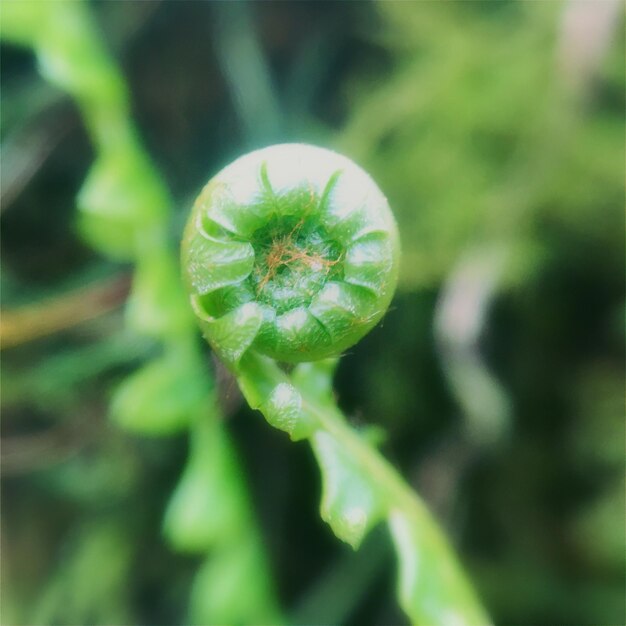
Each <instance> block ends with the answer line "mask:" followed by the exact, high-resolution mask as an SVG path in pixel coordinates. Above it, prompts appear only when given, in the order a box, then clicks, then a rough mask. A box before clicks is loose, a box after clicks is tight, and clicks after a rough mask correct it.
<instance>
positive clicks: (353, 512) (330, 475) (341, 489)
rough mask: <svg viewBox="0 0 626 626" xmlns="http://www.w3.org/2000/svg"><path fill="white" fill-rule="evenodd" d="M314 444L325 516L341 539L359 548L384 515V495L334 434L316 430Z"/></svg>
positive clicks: (312, 441) (321, 509)
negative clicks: (378, 491)
mask: <svg viewBox="0 0 626 626" xmlns="http://www.w3.org/2000/svg"><path fill="white" fill-rule="evenodd" d="M311 443H312V446H313V451H314V452H315V456H316V457H317V461H318V463H319V466H320V469H321V471H322V481H323V484H322V502H321V506H320V514H321V516H322V519H323V520H324V521H325V522H328V523H329V524H330V526H331V528H332V529H333V532H334V533H335V535H337V537H339V539H341V540H343V541H345V542H347V543H349V544H350V545H351V546H352V547H353V548H355V549H356V548H358V547H359V544H360V543H361V541H362V540H363V537H364V536H365V534H366V533H367V531H368V530H369V529H370V528H372V527H373V526H374V525H375V524H376V523H377V522H378V521H380V519H381V518H382V515H383V510H384V508H383V507H384V502H383V499H382V497H381V494H379V493H377V490H376V489H375V487H374V486H373V485H372V481H371V479H370V478H369V476H368V475H367V473H366V472H364V471H363V470H362V469H361V468H360V467H359V466H358V465H357V463H356V462H355V460H354V459H353V458H351V456H350V453H349V451H346V449H345V448H344V447H342V445H341V443H340V442H339V441H337V440H335V439H334V438H333V437H332V436H331V435H329V434H328V433H326V432H323V431H319V432H316V433H315V434H314V435H313V437H312V440H311Z"/></svg>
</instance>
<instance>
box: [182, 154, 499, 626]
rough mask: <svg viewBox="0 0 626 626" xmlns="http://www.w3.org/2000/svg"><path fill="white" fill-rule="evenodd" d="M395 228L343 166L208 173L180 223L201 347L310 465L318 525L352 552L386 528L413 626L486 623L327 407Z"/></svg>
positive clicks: (456, 572)
mask: <svg viewBox="0 0 626 626" xmlns="http://www.w3.org/2000/svg"><path fill="white" fill-rule="evenodd" d="M399 258H400V247H399V237H398V230H397V226H396V223H395V220H394V217H393V215H392V213H391V211H390V209H389V206H388V204H387V201H386V199H385V197H384V195H383V194H382V193H381V191H380V190H379V189H378V187H377V186H376V184H375V183H374V181H373V180H372V179H371V178H370V177H369V176H368V175H367V174H366V173H365V172H364V171H363V170H362V169H361V168H359V167H358V166H357V165H355V164H354V163H353V162H351V161H350V160H349V159H347V158H345V157H343V156H341V155H339V154H336V153H334V152H331V151H329V150H325V149H322V148H318V147H314V146H309V145H302V144H284V145H277V146H272V147H269V148H265V149H262V150H257V151H255V152H252V153H250V154H247V155H245V156H243V157H241V158H239V159H237V160H236V161H235V162H233V163H232V164H230V165H228V166H227V167H226V168H224V169H223V170H222V171H221V172H219V173H218V174H217V175H216V176H215V177H214V178H213V179H212V180H211V181H210V182H209V183H208V184H207V186H206V187H205V188H204V190H203V191H202V192H201V194H200V196H199V197H198V199H197V201H196V203H195V205H194V207H193V211H192V213H191V217H190V219H189V222H188V224H187V228H186V231H185V235H184V239H183V244H182V263H183V268H184V273H185V280H186V285H187V288H188V291H189V295H190V302H191V306H192V308H193V310H194V312H195V314H196V317H197V318H198V322H199V324H200V327H201V328H202V330H203V333H204V336H205V338H206V339H207V340H208V342H209V343H210V344H211V346H212V348H213V350H214V351H215V353H216V354H217V355H218V356H219V357H220V359H222V361H223V362H224V363H225V364H226V365H227V366H228V367H229V368H230V370H231V371H232V372H233V374H234V376H235V377H236V379H237V382H238V384H239V387H240V388H241V391H242V393H243V395H244V396H245V398H246V400H247V401H248V403H249V404H250V406H251V407H252V408H254V409H259V410H260V411H261V412H262V413H263V415H264V416H265V418H266V420H267V421H268V422H269V424H270V425H272V426H274V427H276V428H279V429H281V430H283V431H286V432H287V433H288V434H289V436H290V437H291V439H293V440H294V441H297V440H302V439H307V440H309V441H310V443H311V446H312V448H313V451H314V453H315V456H316V458H317V461H318V463H319V465H320V469H321V473H322V480H323V489H322V502H321V516H322V518H323V519H324V520H325V521H326V522H328V523H329V524H330V526H331V528H332V530H333V532H334V533H335V535H336V536H337V537H338V538H340V539H342V540H343V541H346V542H348V543H349V544H350V545H352V546H353V547H354V548H357V547H358V546H359V544H360V543H361V541H362V539H363V537H364V536H365V534H366V533H367V531H368V530H369V529H371V528H372V527H373V526H374V525H375V524H377V523H378V522H380V521H383V520H384V521H386V522H387V523H388V525H389V529H390V531H391V536H392V538H393V542H394V545H395V548H396V552H397V555H398V559H399V579H398V596H399V601H400V604H401V606H402V607H403V609H404V610H405V612H406V613H407V615H408V616H409V618H410V620H411V622H412V623H414V624H424V625H427V626H433V625H439V624H454V625H459V624H468V625H475V626H485V625H486V624H488V623H489V619H488V617H487V615H486V614H485V612H484V611H483V609H482V608H481V606H480V604H479V602H478V600H477V599H476V597H475V595H474V592H473V590H472V588H471V586H470V585H469V583H468V581H467V580H466V578H465V576H464V574H463V573H462V571H461V568H460V566H459V565H458V562H457V560H456V558H455V556H454V554H453V552H452V551H451V549H450V548H449V546H448V544H447V542H446V540H445V538H444V536H443V535H442V533H441V532H440V530H439V529H438V527H437V525H436V523H435V522H434V520H433V519H432V517H431V516H430V514H429V513H428V511H427V510H426V508H425V506H424V504H423V503H422V502H421V501H420V499H419V498H418V497H417V495H416V494H415V493H414V492H413V491H412V490H411V488H410V487H409V486H408V485H407V484H406V483H405V482H404V481H403V479H402V478H401V476H400V475H399V474H398V473H397V472H396V471H395V470H394V469H393V467H392V466H391V465H390V464H389V463H388V462H387V461H386V460H385V459H384V458H383V457H382V456H381V455H380V454H379V452H378V451H377V450H376V449H375V448H374V447H372V446H371V445H370V444H369V443H368V441H367V438H366V437H364V436H363V435H361V434H360V433H359V432H357V431H356V430H354V429H353V428H352V427H351V426H350V425H349V423H348V422H347V420H346V418H345V416H344V415H343V414H342V412H341V411H340V409H339V408H338V407H337V404H336V402H335V398H334V396H333V392H332V375H333V371H334V369H335V366H336V364H337V361H338V357H339V356H340V355H341V353H342V352H344V351H345V350H346V349H348V348H350V347H351V346H352V345H354V344H355V343H356V342H357V341H358V340H359V339H361V338H362V337H363V336H364V335H365V334H366V333H367V332H368V331H369V330H371V329H372V327H373V326H374V325H375V324H376V323H377V322H378V321H379V320H380V319H381V317H382V316H383V315H384V313H385V311H386V310H387V307H388V306H389V303H390V301H391V299H392V297H393V293H394V290H395V287H396V282H397V276H398V264H399Z"/></svg>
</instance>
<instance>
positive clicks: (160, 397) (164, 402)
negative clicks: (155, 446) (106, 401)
mask: <svg viewBox="0 0 626 626" xmlns="http://www.w3.org/2000/svg"><path fill="white" fill-rule="evenodd" d="M207 396H208V394H207V380H206V378H205V377H204V376H203V375H202V370H200V369H198V368H197V367H194V364H193V362H191V361H190V360H189V359H186V358H185V357H184V356H183V355H181V354H179V352H174V351H171V352H170V353H169V354H166V355H165V356H163V357H161V358H159V359H158V360H156V361H153V362H152V363H150V364H148V365H146V366H144V367H143V368H142V369H140V370H139V371H138V372H136V373H135V374H133V375H131V376H130V377H129V378H127V379H126V380H124V382H123V383H122V384H121V385H120V386H119V387H118V389H117V391H116V392H115V395H114V396H113V399H112V402H111V417H112V419H113V420H114V421H115V422H116V423H117V424H119V425H120V426H122V427H123V428H126V429H128V430H131V431H133V432H135V433H138V434H141V435H153V436H161V435H170V434H173V433H176V432H179V431H181V430H184V429H185V428H186V427H187V426H188V425H189V419H190V417H191V416H192V415H193V414H194V413H195V412H197V409H198V406H201V405H202V403H204V402H206V400H207Z"/></svg>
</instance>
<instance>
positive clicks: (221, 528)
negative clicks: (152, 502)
mask: <svg viewBox="0 0 626 626" xmlns="http://www.w3.org/2000/svg"><path fill="white" fill-rule="evenodd" d="M208 413H209V412H208V411H203V412H202V413H201V414H200V416H199V417H198V420H197V423H196V424H194V427H193V430H192V431H191V453H190V456H189V460H188V461H187V466H186V467H185V470H184V472H183V476H182V478H181V480H180V483H179V484H178V486H177V487H176V490H175V491H174V494H173V496H172V498H171V500H170V503H169V505H168V508H167V512H166V514H165V519H164V522H163V533H164V534H165V536H166V538H167V539H168V541H169V542H170V544H171V545H172V546H174V547H175V548H176V549H177V550H180V551H183V552H192V553H202V552H206V551H207V550H209V549H210V548H212V547H213V546H215V545H218V544H219V543H221V542H223V541H224V540H225V539H229V538H233V537H238V535H239V532H240V530H241V525H242V520H245V519H246V517H247V514H248V513H247V511H246V509H245V501H244V494H243V493H242V491H241V488H240V483H239V480H238V469H237V464H236V460H235V458H234V456H233V452H232V448H231V447H230V445H229V442H228V438H227V435H226V432H225V431H224V429H223V427H222V425H221V423H220V422H219V421H218V420H217V419H216V416H214V415H209V414H208Z"/></svg>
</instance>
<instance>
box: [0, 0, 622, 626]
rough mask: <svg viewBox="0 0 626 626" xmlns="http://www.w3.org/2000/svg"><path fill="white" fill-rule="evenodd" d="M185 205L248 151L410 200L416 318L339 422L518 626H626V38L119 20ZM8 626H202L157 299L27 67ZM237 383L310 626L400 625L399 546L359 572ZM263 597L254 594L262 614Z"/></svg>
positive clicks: (375, 347)
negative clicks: (167, 514)
mask: <svg viewBox="0 0 626 626" xmlns="http://www.w3.org/2000/svg"><path fill="white" fill-rule="evenodd" d="M92 8H93V10H94V12H95V16H96V20H97V23H98V26H99V28H100V29H101V31H102V33H103V36H104V39H105V41H106V42H107V45H108V47H109V49H110V50H111V52H112V53H113V54H114V56H115V57H116V59H117V60H118V62H119V63H120V64H121V66H122V69H123V71H124V74H125V76H126V78H127V80H128V81H129V87H130V90H131V94H132V102H133V112H134V115H135V119H136V122H137V124H138V127H139V129H140V131H141V134H142V137H143V139H144V142H145V144H146V146H147V148H148V149H149V151H150V153H151V155H152V157H153V159H154V161H155V163H156V164H157V166H158V168H159V169H160V171H161V173H162V175H163V177H164V180H165V182H166V183H167V186H168V187H169V189H170V190H171V193H172V195H173V197H174V199H175V207H176V215H175V220H174V223H173V225H172V232H171V240H172V244H173V245H176V241H178V239H179V235H180V230H181V229H182V225H183V224H184V222H185V220H186V217H187V214H188V211H189V208H190V206H191V203H192V201H193V198H194V197H195V195H196V194H197V193H198V191H199V189H200V188H201V186H202V185H203V184H204V183H205V182H206V181H207V180H208V178H209V177H210V176H212V175H213V174H214V173H216V172H217V170H219V169H220V168H221V167H222V166H224V165H225V164H227V163H228V162H230V161H231V160H233V159H234V158H236V157H237V156H239V155H240V154H242V153H243V152H245V151H248V150H250V149H253V148H256V147H260V146H264V145H268V144H271V143H276V142H282V141H303V142H310V143H315V144H318V145H322V146H326V147H331V148H335V149H337V150H338V151H340V152H343V153H344V154H346V155H348V156H350V157H351V158H353V159H354V160H355V161H357V162H358V163H359V164H360V165H362V166H363V167H364V168H366V169H367V170H368V171H369V172H370V173H371V174H372V176H373V178H374V179H375V180H376V181H377V182H378V183H379V185H380V186H381V188H382V189H383V190H384V192H385V193H386V195H387V196H388V199H389V202H390V204H391V207H392V209H393V210H394V212H395V214H396V216H397V218H398V222H399V225H400V230H401V235H402V243H403V261H402V272H401V282H400V288H399V290H398V294H397V297H396V299H395V300H394V303H393V305H392V309H391V310H390V312H389V313H388V315H387V316H386V318H385V319H384V322H383V323H382V324H381V325H379V327H377V328H376V329H375V330H374V331H373V332H372V333H371V334H370V335H369V336H368V337H367V338H365V339H364V340H363V341H362V342H361V343H359V344H358V345H357V346H355V347H354V348H353V349H351V350H350V352H349V353H348V354H347V355H346V356H345V357H344V358H343V359H342V361H341V364H340V366H339V370H338V374H337V384H336V390H337V395H338V399H339V402H340V404H341V406H342V407H343V408H344V409H345V410H346V412H347V413H348V414H349V415H350V416H351V418H352V420H353V422H354V423H355V424H356V425H365V424H376V425H379V426H380V427H382V429H384V431H385V433H386V437H385V439H384V443H383V444H382V449H383V451H384V453H385V454H386V455H387V456H388V457H389V458H390V459H391V460H392V461H393V463H394V464H395V465H396V466H397V467H399V468H400V469H401V471H402V473H403V474H404V475H405V476H406V477H408V479H409V480H410V482H411V484H412V485H413V486H414V487H415V488H416V489H417V490H418V491H419V492H420V494H422V495H423V497H424V498H425V499H426V501H427V502H428V503H429V505H430V507H431V509H432V510H433V511H434V512H435V513H436V515H437V517H438V519H439V520H440V521H441V522H442V524H443V525H444V527H445V528H446V530H447V531H448V533H449V535H450V536H451V538H452V539H453V541H454V543H455V545H456V546H457V548H458V551H459V553H460V555H461V559H462V561H463V562H464V564H465V566H466V568H467V570H468V572H469V574H470V576H471V579H472V580H473V582H474V584H475V585H476V587H477V589H478V590H479V593H480V595H481V597H482V598H483V599H484V601H485V603H486V605H487V607H488V609H489V611H490V612H491V614H492V615H493V617H494V620H495V621H496V623H497V624H527V625H540V624H546V625H553V624H572V625H579V624H596V625H612V624H624V623H626V614H625V608H624V607H625V594H624V584H625V576H624V574H625V560H624V555H625V517H624V510H625V503H624V440H625V431H624V313H625V300H624V297H625V294H624V212H623V211H624V167H625V162H624V132H625V128H624V105H625V101H624V95H625V89H624V88H625V84H626V80H625V75H624V71H625V63H624V40H625V37H624V12H623V7H622V5H621V3H619V2H613V1H611V0H608V1H605V2H592V1H588V2H556V1H555V2H552V1H546V2H524V1H513V0H502V1H495V0H494V1H491V2H481V1H477V2H446V3H436V2H418V1H415V2H400V1H393V0H392V1H388V2H381V3H369V2H314V1H310V2H289V3H288V2H255V3H243V2H240V3H225V2H224V3H222V2H166V1H160V2H124V3H117V2H98V3H93V4H92ZM1 52H2V54H1V57H0V63H1V81H2V85H1V86H2V119H1V133H2V153H1V156H2V186H1V187H2V188H1V200H2V204H1V208H2V216H1V217H2V230H1V233H0V237H1V243H2V283H1V286H2V310H3V316H2V347H3V352H2V587H1V592H2V617H1V622H2V624H6V625H10V624H11V625H12V624H44V623H46V624H47V623H49V624H84V623H93V624H131V623H146V624H155V625H158V624H164V625H165V624H182V623H185V614H186V606H187V602H188V596H189V589H190V585H191V581H192V578H193V575H194V573H195V572H196V570H197V568H198V564H199V562H200V561H199V559H196V558H193V557H189V556H183V555H180V554H176V553H175V552H173V551H172V550H171V549H170V548H168V547H167V545H166V543H165V542H164V540H163V537H162V533H161V528H162V520H163V514H164V511H165V508H166V506H167V503H168V501H169V498H170V496H171V493H172V491H173V489H174V487H175V485H176V483H177V481H178V479H179V477H180V474H181V472H182V469H183V466H184V463H185V459H186V456H187V452H188V450H187V447H188V445H187V438H186V437H184V436H182V435H181V436H180V437H171V438H161V439H158V438H145V437H138V436H131V435H130V434H128V433H127V432H125V431H124V430H122V429H121V428H119V427H118V426H116V425H115V424H114V423H112V422H111V421H110V420H109V419H108V417H107V406H108V400H109V398H110V397H111V394H112V391H113V390H114V388H115V386H116V385H117V384H118V383H119V382H121V381H122V380H124V378H125V377H126V376H127V375H128V374H129V373H130V372H132V371H134V370H136V368H137V367H138V366H140V365H141V364H142V363H143V362H145V361H146V359H148V358H149V357H150V356H152V354H153V346H151V345H150V343H149V342H147V341H146V340H143V339H140V338H138V337H135V336H133V335H132V334H131V333H130V332H129V331H128V330H126V329H125V328H124V320H123V304H124V301H125V298H126V296H127V293H128V286H129V281H130V276H131V273H132V267H130V266H128V265H124V264H116V263H113V262H111V261H107V260H104V259H103V258H102V257H101V256H99V255H98V254H96V253H95V252H93V251H92V250H91V249H90V248H89V247H88V246H87V245H86V244H85V243H83V242H82V239H81V237H80V234H79V232H78V229H77V227H76V210H75V196H76V194H77V192H78V190H79V189H80V186H81V184H82V182H83V180H84V178H85V176H86V174H87V171H88V169H89V166H90V164H91V162H92V160H93V157H94V155H93V153H92V151H91V148H90V144H89V142H88V140H87V136H86V134H85V130H84V128H83V126H82V122H81V118H80V116H79V114H78V111H77V109H76V107H75V105H74V104H73V103H72V101H71V100H69V99H68V98H67V97H66V96H64V95H63V94H62V93H61V92H60V91H58V90H56V89H55V88H54V87H51V86H49V85H48V84H47V83H45V82H44V81H43V79H42V78H41V77H40V76H39V74H38V72H37V67H36V63H35V59H34V55H33V54H32V53H31V52H29V51H27V50H25V49H22V48H17V47H12V46H10V45H4V44H3V46H2V51H1ZM206 367H207V369H210V370H213V371H215V372H216V374H215V375H216V379H217V384H218V390H219V395H220V399H221V403H222V408H223V412H224V414H225V416H226V420H227V428H228V430H229V432H231V433H232V436H233V439H234V441H235V445H236V447H237V449H238V451H239V453H240V455H239V456H240V461H241V464H242V466H243V470H244V472H245V480H246V482H247V484H248V485H249V487H250V490H251V494H252V500H253V506H254V509H255V511H256V515H257V518H258V523H259V524H260V529H261V533H262V537H263V542H264V544H265V546H266V548H267V552H268V559H269V562H270V566H271V567H270V569H271V571H272V573H273V576H274V579H275V585H276V588H277V590H278V594H279V599H280V603H281V606H282V607H283V612H284V614H285V615H286V616H287V619H288V620H289V621H290V622H292V623H297V624H322V623H324V624H329V623H337V624H338V623H342V624H359V625H366V624H384V623H386V624H390V623H391V624H402V623H406V618H405V617H404V616H403V615H402V613H401V612H400V610H399V609H398V608H397V605H396V601H395V598H394V595H393V586H394V581H395V564H394V562H393V559H392V557H391V551H390V546H389V540H388V537H387V536H386V535H385V533H384V532H375V533H374V534H373V535H372V536H371V537H370V538H369V539H368V540H367V542H366V543H365V545H364V546H363V548H362V551H360V552H358V553H353V552H352V551H351V550H350V549H349V548H347V547H345V546H342V545H340V544H339V542H338V541H337V540H336V539H335V538H334V537H333V536H332V534H331V532H330V530H329V529H328V528H327V527H326V526H325V524H324V523H323V522H322V521H321V520H320V519H319V515H318V505H319V496H320V493H319V491H320V488H319V477H318V470H317V468H316V465H315V463H314V460H313V458H312V455H311V454H310V451H309V449H308V448H307V447H306V446H305V445H303V444H292V443H291V442H289V441H288V439H287V437H285V436H284V434H281V433H280V432H277V431H274V430H272V429H271V428H269V427H268V426H267V424H266V423H265V422H264V421H263V419H262V418H261V417H260V416H259V415H258V414H254V413H253V412H251V411H250V410H249V409H248V408H247V407H246V405H245V403H243V402H242V400H241V398H240V397H239V395H238V392H237V390H236V385H235V384H234V382H233V381H232V380H231V379H230V378H229V377H228V375H227V374H226V373H225V372H224V371H223V370H222V368H220V367H219V366H217V364H216V363H214V362H213V361H212V359H211V357H210V355H209V353H208V350H207V351H206ZM242 595H245V590H242Z"/></svg>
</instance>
